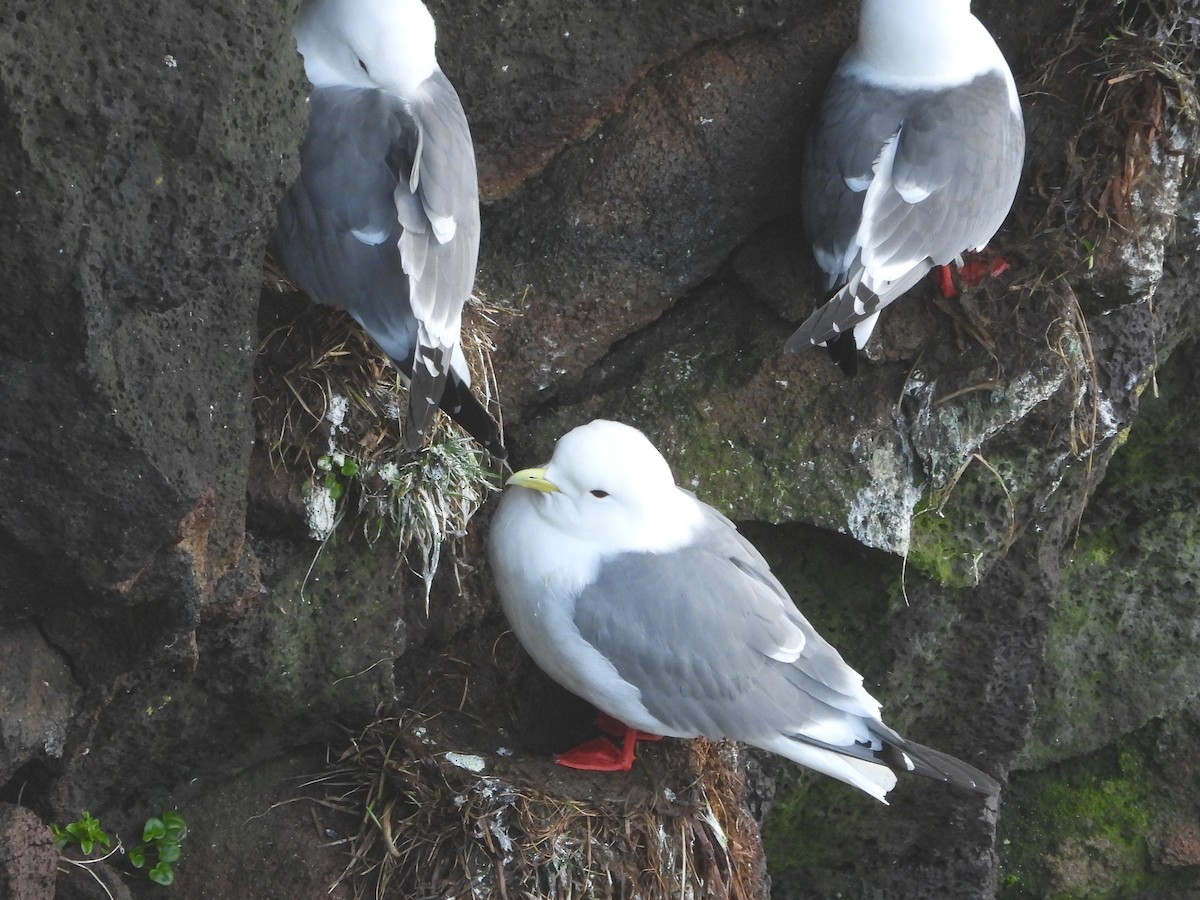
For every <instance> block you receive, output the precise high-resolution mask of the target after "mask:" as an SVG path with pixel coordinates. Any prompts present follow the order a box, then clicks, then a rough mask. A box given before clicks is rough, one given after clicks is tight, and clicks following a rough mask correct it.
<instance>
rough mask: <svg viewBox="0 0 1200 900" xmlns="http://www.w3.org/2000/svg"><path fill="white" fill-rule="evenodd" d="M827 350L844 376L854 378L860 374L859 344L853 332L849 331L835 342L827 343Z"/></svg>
mask: <svg viewBox="0 0 1200 900" xmlns="http://www.w3.org/2000/svg"><path fill="white" fill-rule="evenodd" d="M825 349H826V350H827V351H828V353H829V356H830V358H831V359H832V360H833V361H834V362H835V363H837V367H838V368H839V369H841V370H842V374H843V375H845V376H846V377H847V378H853V377H854V376H855V375H857V374H858V344H857V343H856V342H855V340H854V332H853V331H847V332H845V333H844V334H842V335H841V336H840V337H838V338H836V339H835V340H832V341H828V342H826V344H825Z"/></svg>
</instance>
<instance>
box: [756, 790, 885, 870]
mask: <svg viewBox="0 0 1200 900" xmlns="http://www.w3.org/2000/svg"><path fill="white" fill-rule="evenodd" d="M879 808H880V807H879V803H878V802H877V801H876V800H874V799H872V798H871V797H868V796H867V795H866V794H863V793H861V792H859V791H857V790H855V789H854V788H852V787H849V786H847V785H845V784H842V783H841V782H840V781H835V780H833V779H832V778H824V777H814V778H813V779H812V780H810V781H809V782H807V783H805V784H804V786H803V787H801V788H797V789H796V790H795V791H794V792H793V793H792V794H791V795H790V796H788V797H787V798H786V799H785V800H782V801H780V802H777V803H776V804H775V805H774V806H773V807H772V808H771V813H770V815H768V816H767V818H766V821H764V822H763V828H762V839H763V848H764V850H765V851H766V856H767V865H768V868H769V871H770V873H771V877H772V878H780V877H781V876H783V875H785V874H791V873H795V874H799V875H803V874H804V873H805V872H808V871H813V870H822V871H830V870H835V869H842V868H845V867H851V868H854V867H855V866H856V865H857V864H858V859H857V854H858V852H860V850H861V845H860V843H858V841H857V840H856V838H857V836H858V835H859V834H860V833H861V832H862V830H863V827H864V821H865V820H866V819H868V818H869V817H872V816H876V815H878V814H879Z"/></svg>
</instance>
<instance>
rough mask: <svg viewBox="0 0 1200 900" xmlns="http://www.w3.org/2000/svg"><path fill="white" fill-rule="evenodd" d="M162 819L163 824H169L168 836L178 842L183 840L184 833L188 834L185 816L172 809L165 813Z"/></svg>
mask: <svg viewBox="0 0 1200 900" xmlns="http://www.w3.org/2000/svg"><path fill="white" fill-rule="evenodd" d="M162 819H163V824H165V825H166V826H167V837H169V838H171V839H172V840H174V841H175V842H176V843H178V842H179V841H182V840H183V838H184V835H186V834H187V822H185V821H184V820H183V816H181V815H180V814H179V813H177V812H174V811H171V812H165V813H163V816H162Z"/></svg>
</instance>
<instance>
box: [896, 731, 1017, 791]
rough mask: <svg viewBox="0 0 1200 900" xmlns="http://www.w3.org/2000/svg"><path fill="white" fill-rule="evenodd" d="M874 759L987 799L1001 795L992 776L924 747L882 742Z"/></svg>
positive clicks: (899, 770)
mask: <svg viewBox="0 0 1200 900" xmlns="http://www.w3.org/2000/svg"><path fill="white" fill-rule="evenodd" d="M875 758H876V759H877V760H878V761H879V762H881V763H883V764H884V765H886V766H888V767H890V768H892V769H895V770H896V771H898V772H912V773H913V774H914V775H920V776H921V777H922V778H930V779H932V780H934V781H944V782H946V783H947V784H953V785H955V786H956V787H960V788H965V789H966V790H969V791H974V792H975V793H977V794H983V795H985V796H988V797H991V796H995V795H996V794H998V793H1000V782H998V781H997V780H996V779H995V778H993V777H992V776H991V775H988V774H987V773H986V772H981V771H980V770H979V769H977V768H975V767H974V766H973V765H971V764H970V763H965V762H963V761H962V760H961V759H959V758H958V757H955V756H951V755H950V754H949V753H943V752H942V751H941V750H934V749H933V748H932V747H926V746H925V745H924V744H917V743H914V742H912V741H903V742H901V743H893V742H890V741H889V742H885V743H884V746H883V749H882V750H880V751H878V752H877V753H876V754H875Z"/></svg>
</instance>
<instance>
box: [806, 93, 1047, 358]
mask: <svg viewBox="0 0 1200 900" xmlns="http://www.w3.org/2000/svg"><path fill="white" fill-rule="evenodd" d="M1024 152H1025V133H1024V126H1023V123H1022V120H1021V116H1020V114H1019V112H1017V111H1014V110H1013V109H1012V108H1011V107H1010V104H1009V92H1008V82H1007V79H1006V76H1005V74H1004V73H1001V72H992V73H988V74H986V75H982V76H980V77H979V78H976V79H975V80H973V81H971V82H969V83H967V84H965V85H962V86H960V87H957V88H952V89H947V90H939V91H918V92H912V93H901V92H897V91H895V90H891V89H887V88H881V87H878V86H874V85H870V84H865V83H863V82H861V81H858V80H856V79H853V78H850V77H847V76H846V75H844V74H842V73H841V72H840V71H839V72H838V73H837V74H835V75H834V79H833V81H832V83H831V84H830V87H829V89H828V91H827V93H826V95H825V99H824V101H823V103H822V106H821V110H820V113H819V116H818V123H817V126H816V128H815V129H814V130H813V132H812V135H811V137H810V140H809V146H808V152H807V154H806V157H805V164H804V168H803V171H802V191H803V203H804V208H803V217H804V224H805V229H806V231H807V232H808V235H809V239H810V240H811V242H812V246H813V253H814V255H815V256H816V258H817V262H818V264H819V265H820V266H821V268H822V270H823V271H824V272H825V273H826V276H827V278H828V284H827V286H828V287H830V288H832V287H835V286H837V285H849V286H850V290H849V291H847V292H844V293H842V294H840V295H839V296H837V297H835V298H834V300H832V301H830V303H831V304H835V307H836V311H835V307H829V306H828V305H827V306H826V307H823V308H822V309H820V310H818V312H817V313H815V314H814V316H813V317H812V318H811V319H810V320H809V321H808V322H806V323H805V324H804V325H802V326H801V329H800V330H799V331H798V332H797V334H796V335H794V336H793V338H792V339H791V340H790V341H789V346H790V347H793V349H796V348H798V346H799V345H802V344H803V345H807V344H809V343H821V342H824V341H826V340H830V339H832V338H835V337H837V336H838V334H840V333H843V332H845V331H846V330H848V329H849V328H852V327H853V326H854V325H855V324H857V322H859V321H862V320H864V319H866V318H867V317H869V316H870V315H872V314H873V313H874V312H877V311H878V310H879V309H881V308H882V307H884V306H886V305H887V304H888V303H890V302H891V301H892V300H894V299H896V297H898V296H900V295H901V294H903V293H904V291H906V290H908V289H909V288H911V287H912V285H913V284H915V283H916V281H918V280H919V279H920V277H921V276H922V275H924V273H925V271H928V268H929V267H930V265H933V264H937V265H942V264H946V263H949V262H951V261H952V260H954V259H955V258H956V257H957V256H959V255H960V254H961V253H962V252H963V251H965V250H968V249H973V248H977V247H981V246H983V245H984V244H986V243H987V241H988V240H989V239H990V238H991V237H992V235H993V234H995V233H996V231H997V230H998V229H999V227H1000V225H1001V224H1002V223H1003V221H1004V218H1005V216H1006V215H1007V214H1008V211H1009V209H1010V207H1011V206H1012V201H1013V198H1014V197H1015V195H1016V190H1017V183H1018V181H1019V179H1020V173H1021V163H1022V160H1023V158H1024ZM860 286H861V287H860ZM835 325H836V327H834V326H835ZM793 344H794V345H796V346H793Z"/></svg>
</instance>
